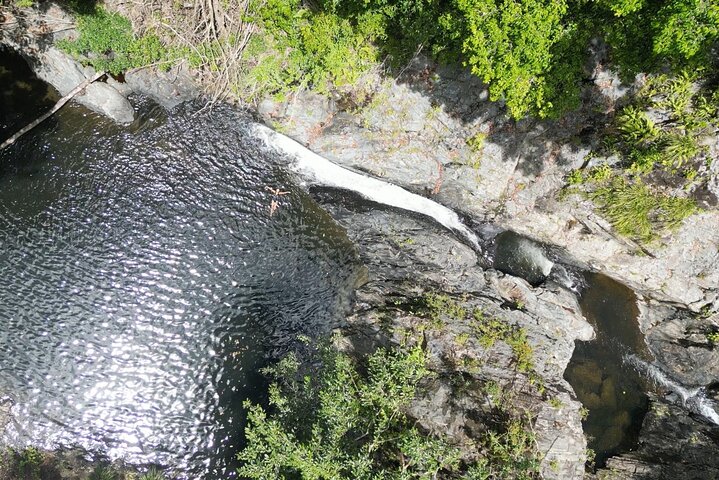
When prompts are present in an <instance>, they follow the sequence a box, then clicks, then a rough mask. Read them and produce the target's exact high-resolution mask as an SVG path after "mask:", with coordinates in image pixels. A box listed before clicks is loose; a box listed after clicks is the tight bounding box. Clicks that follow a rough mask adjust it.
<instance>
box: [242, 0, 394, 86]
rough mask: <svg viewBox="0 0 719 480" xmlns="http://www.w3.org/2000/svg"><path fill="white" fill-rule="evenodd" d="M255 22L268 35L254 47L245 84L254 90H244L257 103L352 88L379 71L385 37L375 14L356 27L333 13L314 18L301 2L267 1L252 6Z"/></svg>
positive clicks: (317, 14)
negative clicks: (380, 40) (293, 94)
mask: <svg viewBox="0 0 719 480" xmlns="http://www.w3.org/2000/svg"><path fill="white" fill-rule="evenodd" d="M249 19H250V20H251V21H253V22H254V23H256V24H257V25H259V26H261V27H262V31H261V33H259V34H258V35H256V36H255V37H254V38H253V39H252V40H251V43H250V45H249V47H248V54H249V55H248V57H249V58H250V59H251V60H250V61H251V62H252V63H251V65H249V68H248V72H247V78H246V79H243V80H242V81H243V82H246V83H247V84H248V85H251V88H247V87H248V85H242V86H240V87H239V88H240V89H242V90H248V91H251V92H252V93H251V95H250V96H251V97H253V98H259V97H261V96H263V95H266V94H275V95H279V96H284V95H286V94H287V93H289V92H291V91H293V90H296V89H301V88H306V87H312V88H313V89H315V90H316V91H318V92H320V93H328V92H329V91H331V90H335V89H342V88H344V87H347V88H350V87H352V86H354V85H355V84H356V83H357V82H358V81H359V79H360V78H361V77H362V76H363V75H365V74H366V73H367V72H368V71H369V70H370V69H372V68H373V67H375V66H376V62H377V60H378V51H377V49H376V48H375V47H374V43H375V41H376V40H377V39H378V38H379V36H381V35H382V34H383V32H382V30H381V26H380V25H378V23H377V21H376V20H377V19H376V18H374V17H373V16H372V15H370V14H367V15H364V16H362V21H361V22H356V23H353V22H351V21H350V20H348V19H345V18H342V17H340V16H339V15H336V14H334V13H332V12H331V11H316V12H313V11H311V10H310V8H308V7H306V6H304V5H303V4H302V2H301V1H300V0H267V1H253V2H252V3H251V6H250V18H249ZM253 98H251V99H253Z"/></svg>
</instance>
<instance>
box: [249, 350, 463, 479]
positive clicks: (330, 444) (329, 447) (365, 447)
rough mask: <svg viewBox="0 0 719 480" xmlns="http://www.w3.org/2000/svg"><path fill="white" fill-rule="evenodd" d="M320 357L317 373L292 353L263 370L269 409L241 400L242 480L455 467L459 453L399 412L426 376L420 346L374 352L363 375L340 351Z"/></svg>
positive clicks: (427, 474) (404, 473)
mask: <svg viewBox="0 0 719 480" xmlns="http://www.w3.org/2000/svg"><path fill="white" fill-rule="evenodd" d="M322 359H323V367H322V368H321V369H320V370H319V371H312V372H305V373H304V374H303V373H302V372H301V371H300V364H299V362H298V361H297V359H296V357H294V356H293V355H290V356H288V357H287V358H286V359H284V360H283V361H281V362H280V363H279V364H278V365H277V366H276V367H275V368H271V369H269V370H267V373H269V374H270V375H272V377H273V378H274V380H275V381H274V383H273V384H272V385H271V387H270V406H271V408H272V410H270V411H269V413H268V411H266V410H265V409H263V408H262V407H261V406H259V405H253V404H250V403H246V408H247V409H248V426H247V429H246V436H247V442H248V445H247V447H246V448H245V449H244V450H243V451H242V452H240V453H239V454H238V458H239V460H240V461H241V462H242V464H243V465H242V467H241V468H240V469H239V471H238V474H239V475H240V476H244V477H247V478H256V479H269V478H272V479H275V478H278V479H279V478H303V479H318V480H319V479H330V478H332V479H344V478H347V479H349V478H353V479H354V478H360V479H364V478H367V479H369V478H387V479H395V478H396V479H404V478H407V479H409V478H432V476H434V475H436V474H437V473H438V472H443V471H454V472H456V471H458V470H459V468H460V461H459V460H460V454H459V451H458V450H457V449H456V448H455V447H452V446H450V445H449V444H447V443H446V441H444V440H442V439H441V438H439V437H436V436H432V435H427V434H424V433H422V432H420V431H419V430H417V428H416V427H414V425H413V422H411V421H410V419H409V418H407V416H406V415H405V413H404V410H405V409H406V407H407V406H408V405H409V402H410V401H411V400H412V399H413V398H414V396H415V393H416V390H417V387H418V385H419V382H420V381H421V380H422V379H423V378H425V377H427V376H428V375H429V371H428V370H427V367H426V366H425V357H424V352H423V351H422V350H421V348H419V347H415V348H412V349H410V350H408V351H406V352H400V351H387V350H382V349H380V350H378V351H377V352H375V353H374V354H372V355H371V356H370V357H369V358H368V359H367V366H366V368H367V374H366V376H364V375H360V373H359V370H358V368H357V366H356V365H355V364H354V362H353V361H352V360H351V359H350V358H349V357H347V356H346V355H343V354H341V353H338V352H335V351H332V350H329V349H325V350H323V353H322Z"/></svg>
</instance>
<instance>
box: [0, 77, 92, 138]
mask: <svg viewBox="0 0 719 480" xmlns="http://www.w3.org/2000/svg"><path fill="white" fill-rule="evenodd" d="M104 75H105V72H98V73H96V74H95V75H93V76H92V77H90V78H88V79H86V80H85V81H84V82H82V83H81V84H80V85H78V86H77V87H75V88H73V89H72V90H71V91H70V93H68V94H67V95H65V96H64V97H62V98H61V99H60V100H58V101H57V103H56V104H55V106H54V107H52V109H51V110H50V111H49V112H47V113H45V114H43V115H41V116H40V117H38V118H37V119H35V120H34V121H32V122H30V123H29V124H27V125H25V126H24V127H23V128H21V129H20V130H19V131H18V132H17V133H15V134H14V135H13V136H11V137H10V138H8V139H7V140H5V141H4V142H3V143H2V145H0V150H2V149H4V148H6V147H9V146H10V145H12V144H13V143H15V141H16V140H17V139H18V138H20V137H22V136H23V135H25V134H26V133H27V132H29V131H30V130H32V129H33V128H35V127H37V126H38V125H40V124H41V123H42V122H44V121H45V120H47V119H48V118H50V117H51V116H52V114H54V113H55V112H57V111H58V110H60V109H61V108H62V106H63V105H65V104H66V103H67V102H69V101H70V100H71V99H72V98H73V97H74V96H75V95H77V94H78V93H80V92H82V91H83V90H85V88H86V87H87V86H88V85H90V84H91V83H93V82H94V81H96V80H98V79H99V78H100V77H102V76H104Z"/></svg>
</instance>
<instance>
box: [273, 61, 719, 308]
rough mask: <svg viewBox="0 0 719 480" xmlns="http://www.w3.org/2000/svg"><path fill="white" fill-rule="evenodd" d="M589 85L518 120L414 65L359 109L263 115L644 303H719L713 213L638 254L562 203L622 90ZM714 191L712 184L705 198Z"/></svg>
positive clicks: (478, 87) (319, 147)
mask: <svg viewBox="0 0 719 480" xmlns="http://www.w3.org/2000/svg"><path fill="white" fill-rule="evenodd" d="M593 77H594V84H593V85H592V87H591V88H589V89H588V91H587V92H586V95H585V102H584V105H583V107H582V109H580V110H579V111H577V112H574V113H572V114H570V115H567V116H565V117H564V118H563V119H561V120H558V121H527V120H523V121H520V122H514V121H512V120H510V119H508V118H507V116H506V114H505V113H504V110H503V108H502V106H501V104H500V103H497V102H491V101H489V100H488V93H487V89H486V86H485V85H483V84H482V83H481V82H480V81H479V80H478V79H477V78H476V77H474V76H472V75H470V74H469V73H468V72H466V71H464V70H461V69H455V68H451V67H439V66H437V65H435V64H433V63H431V62H428V61H426V60H423V59H421V58H419V59H416V60H415V61H414V62H413V63H412V64H410V65H409V66H408V68H407V69H406V70H405V71H404V73H403V75H402V76H400V78H399V81H398V82H385V83H384V84H382V86H381V87H379V89H378V91H377V92H376V94H375V96H374V99H373V100H372V102H370V104H369V105H366V106H364V107H363V108H359V109H355V110H352V111H349V110H343V109H342V108H340V106H339V104H338V103H337V102H332V101H329V100H327V99H323V98H320V97H318V96H317V95H315V94H312V93H301V94H298V95H297V96H295V97H293V98H292V99H290V100H288V101H287V102H285V103H277V102H272V101H270V100H267V101H265V102H263V104H262V106H261V108H260V114H261V115H262V116H263V117H264V118H265V119H266V120H268V121H269V122H272V123H273V124H280V125H281V126H282V128H283V130H284V131H285V132H287V134H289V135H290V136H292V137H293V138H295V139H297V140H299V141H300V142H303V143H304V144H305V145H307V146H308V147H309V148H311V149H312V150H314V151H316V152H317V153H320V154H322V155H323V156H326V157H327V158H329V159H331V160H333V161H335V162H337V163H339V164H341V165H344V166H346V167H348V168H351V169H354V170H359V171H363V172H367V173H370V174H372V175H374V176H377V177H380V178H384V179H386V180H388V181H390V182H392V183H395V184H398V185H401V186H403V187H406V188H408V189H410V190H412V191H415V192H419V193H424V194H426V195H431V196H433V197H434V198H435V199H436V200H437V201H439V202H440V203H442V204H444V205H446V206H448V207H451V208H454V209H456V210H459V211H462V212H465V213H466V214H469V215H471V216H472V217H473V218H474V219H476V220H485V221H492V222H493V223H495V224H496V225H498V226H501V227H504V228H508V229H511V230H514V231H516V232H519V233H522V234H524V235H527V236H530V237H532V238H535V239H537V240H540V241H542V242H547V243H550V244H553V245H557V246H560V247H563V248H565V249H566V250H568V251H569V252H570V253H571V255H573V256H574V258H575V259H577V260H578V261H581V262H583V263H585V264H588V265H591V266H592V267H594V268H596V269H597V270H600V271H602V272H604V273H606V274H608V275H610V276H612V277H614V278H616V279H617V280H620V281H622V282H623V283H626V284H628V285H630V286H631V287H633V288H634V289H636V290H638V291H639V292H641V293H645V294H648V295H650V296H652V297H653V298H657V299H662V300H666V301H672V302H676V303H681V304H684V305H686V306H688V307H689V308H690V309H692V310H695V311H698V310H700V309H701V308H702V307H704V306H706V305H708V304H711V303H713V302H716V301H717V298H719V297H718V295H719V294H718V293H717V285H719V268H715V267H716V265H717V264H719V213H718V212H717V211H716V210H711V209H710V210H706V211H704V212H703V213H701V214H699V215H694V216H692V217H691V218H690V219H689V220H687V221H685V222H684V224H683V225H682V226H681V227H680V228H679V230H678V231H677V232H675V233H674V234H673V236H672V238H671V241H666V242H659V243H657V244H655V245H651V246H643V247H641V248H640V247H639V246H638V245H636V244H634V243H633V242H631V241H628V240H626V239H623V238H621V237H619V236H617V235H616V234H615V233H614V232H613V231H612V228H611V226H610V225H609V223H608V222H607V221H606V220H604V219H602V218H601V217H600V216H599V215H597V214H596V213H595V212H594V209H593V205H592V204H591V202H588V201H585V200H583V199H581V198H578V197H571V196H570V197H566V198H560V195H559V193H560V190H561V189H562V187H563V186H564V185H565V183H566V182H565V178H566V176H567V175H568V173H569V172H570V171H572V170H574V169H577V168H579V167H581V166H583V165H585V164H588V163H590V162H597V161H598V159H590V158H589V157H588V154H589V153H590V151H591V150H592V148H594V147H596V146H597V145H598V144H599V142H600V141H601V131H602V129H603V128H604V127H605V126H606V124H607V122H608V121H609V119H610V118H611V112H613V111H614V110H615V109H616V108H617V106H618V105H620V104H621V102H622V101H623V98H624V96H625V95H626V93H627V91H628V90H629V89H628V88H627V87H626V86H623V85H622V84H621V82H619V80H618V79H617V78H616V76H615V75H613V74H612V73H611V72H608V71H606V70H603V69H602V68H600V67H597V69H596V71H595V72H594V75H593ZM714 143H716V142H714ZM714 143H713V144H712V145H711V146H710V149H711V148H717V146H716V145H714ZM601 160H606V161H608V162H609V163H612V159H601ZM614 161H616V159H614ZM714 163H716V162H714ZM715 168H716V167H715ZM716 183H717V180H716V177H715V176H711V175H710V181H709V184H710V190H711V188H714V187H713V186H714V185H715V184H716Z"/></svg>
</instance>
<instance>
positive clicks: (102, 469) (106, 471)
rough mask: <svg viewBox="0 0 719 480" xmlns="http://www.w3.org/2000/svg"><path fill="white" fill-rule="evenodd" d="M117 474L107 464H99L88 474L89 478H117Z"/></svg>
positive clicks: (107, 479) (112, 479) (98, 479)
mask: <svg viewBox="0 0 719 480" xmlns="http://www.w3.org/2000/svg"><path fill="white" fill-rule="evenodd" d="M118 479H119V474H118V473H117V471H116V470H115V469H114V468H112V467H111V466H109V465H100V466H97V467H95V469H94V470H93V471H92V473H91V474H90V479H89V480H118Z"/></svg>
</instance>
